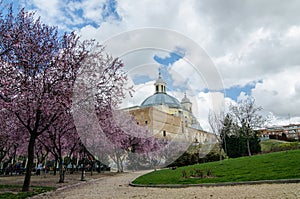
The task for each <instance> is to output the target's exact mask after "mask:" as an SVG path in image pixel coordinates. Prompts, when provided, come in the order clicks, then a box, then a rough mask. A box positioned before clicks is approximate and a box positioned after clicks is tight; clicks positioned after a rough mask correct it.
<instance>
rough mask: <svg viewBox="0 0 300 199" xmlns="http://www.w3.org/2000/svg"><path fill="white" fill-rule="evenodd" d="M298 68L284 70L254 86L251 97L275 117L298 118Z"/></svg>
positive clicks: (299, 73)
mask: <svg viewBox="0 0 300 199" xmlns="http://www.w3.org/2000/svg"><path fill="white" fill-rule="evenodd" d="M299 76H300V66H295V67H293V68H291V67H290V68H289V69H287V68H284V69H283V70H282V71H281V73H277V74H274V75H270V76H268V77H266V78H265V79H264V80H263V82H261V83H258V84H256V87H255V88H254V89H253V90H252V95H253V96H254V97H255V98H256V101H257V103H258V104H259V105H261V106H262V107H263V108H264V109H265V110H266V111H270V112H273V113H274V114H275V116H277V117H286V118H287V117H288V116H289V115H290V116H291V117H300V108H299V107H300V86H299V85H300V80H299Z"/></svg>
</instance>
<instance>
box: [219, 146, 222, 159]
mask: <svg viewBox="0 0 300 199" xmlns="http://www.w3.org/2000/svg"><path fill="white" fill-rule="evenodd" d="M219 148H220V151H219V154H220V164H222V142H220V144H219Z"/></svg>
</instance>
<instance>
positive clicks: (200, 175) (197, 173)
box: [195, 168, 203, 178]
mask: <svg viewBox="0 0 300 199" xmlns="http://www.w3.org/2000/svg"><path fill="white" fill-rule="evenodd" d="M195 173H196V176H195V177H198V178H203V172H202V171H201V169H197V168H195Z"/></svg>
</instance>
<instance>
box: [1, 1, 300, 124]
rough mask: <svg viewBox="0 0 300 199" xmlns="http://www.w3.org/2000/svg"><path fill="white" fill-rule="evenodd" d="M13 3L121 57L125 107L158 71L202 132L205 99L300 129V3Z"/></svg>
mask: <svg viewBox="0 0 300 199" xmlns="http://www.w3.org/2000/svg"><path fill="white" fill-rule="evenodd" d="M4 2H5V1H4ZM14 2H15V5H16V3H17V1H14ZM18 5H19V6H21V7H25V8H26V10H27V11H36V14H37V15H38V16H41V19H42V21H43V22H45V23H47V24H50V25H54V26H58V28H59V29H60V30H63V31H76V32H77V33H78V34H80V35H81V37H82V39H89V38H95V39H97V40H98V41H100V42H103V43H104V44H106V45H107V46H108V49H107V50H108V52H110V51H111V53H112V54H114V55H116V56H119V57H121V58H122V59H123V60H124V63H125V65H126V67H127V70H128V73H129V76H130V83H132V84H134V85H135V90H136V92H135V96H134V99H127V102H126V105H135V104H139V103H141V102H142V100H143V99H144V98H145V97H147V96H149V95H151V94H153V92H154V87H153V82H154V80H155V79H156V78H157V74H158V70H161V72H162V74H163V77H164V78H165V80H166V81H167V83H168V92H169V93H170V94H171V95H173V96H175V97H177V98H178V99H179V100H181V98H182V97H183V93H184V92H185V91H186V92H187V94H188V96H189V97H190V99H191V100H192V102H193V103H194V105H195V106H194V112H195V115H196V117H197V118H199V120H200V122H201V123H202V126H203V128H204V129H209V127H208V123H207V113H208V110H209V109H210V108H211V106H212V104H214V103H215V102H212V101H214V100H215V101H221V100H224V101H225V105H227V104H229V103H234V102H235V101H237V100H238V99H240V98H242V97H244V96H245V95H251V96H253V97H254V98H255V99H256V103H257V105H260V106H262V107H263V108H264V111H265V113H270V114H272V116H273V121H272V125H277V124H288V123H300V78H299V77H300V56H299V55H300V14H299V8H300V1H297V0H290V1H288V3H287V2H285V1H280V0H244V1H238V0H226V1H221V0H209V1H207V0H180V1H179V0H178V1H177V0H172V1H164V0H140V1H136V0H122V1H116V0H78V1H75V0H74V1H61V0H51V1H49V0H19V1H18ZM153 28H154V29H153ZM157 30H160V31H162V32H161V33H159V34H158V32H159V31H157ZM128 32H129V33H130V34H128ZM135 34H137V35H135ZM115 38H116V39H115ZM118 39H119V40H118ZM151 42H152V43H151ZM187 43H189V44H187ZM111 46H112V47H111ZM118 50H119V51H118ZM196 52H197V53H198V54H196ZM197 55H198V56H197ZM197 57H198V59H197ZM203 60H204V61H203ZM216 71H217V72H216ZM212 82H217V83H216V84H217V85H218V86H217V87H214V85H212ZM220 82H221V83H222V84H220Z"/></svg>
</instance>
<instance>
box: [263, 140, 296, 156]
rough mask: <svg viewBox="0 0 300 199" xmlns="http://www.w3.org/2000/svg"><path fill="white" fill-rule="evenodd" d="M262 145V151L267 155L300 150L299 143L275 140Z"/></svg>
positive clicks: (264, 142)
mask: <svg viewBox="0 0 300 199" xmlns="http://www.w3.org/2000/svg"><path fill="white" fill-rule="evenodd" d="M260 145H261V151H262V152H265V153H268V152H271V151H281V150H289V149H297V148H300V143H299V142H286V141H281V140H273V139H270V140H264V141H261V142H260Z"/></svg>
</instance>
